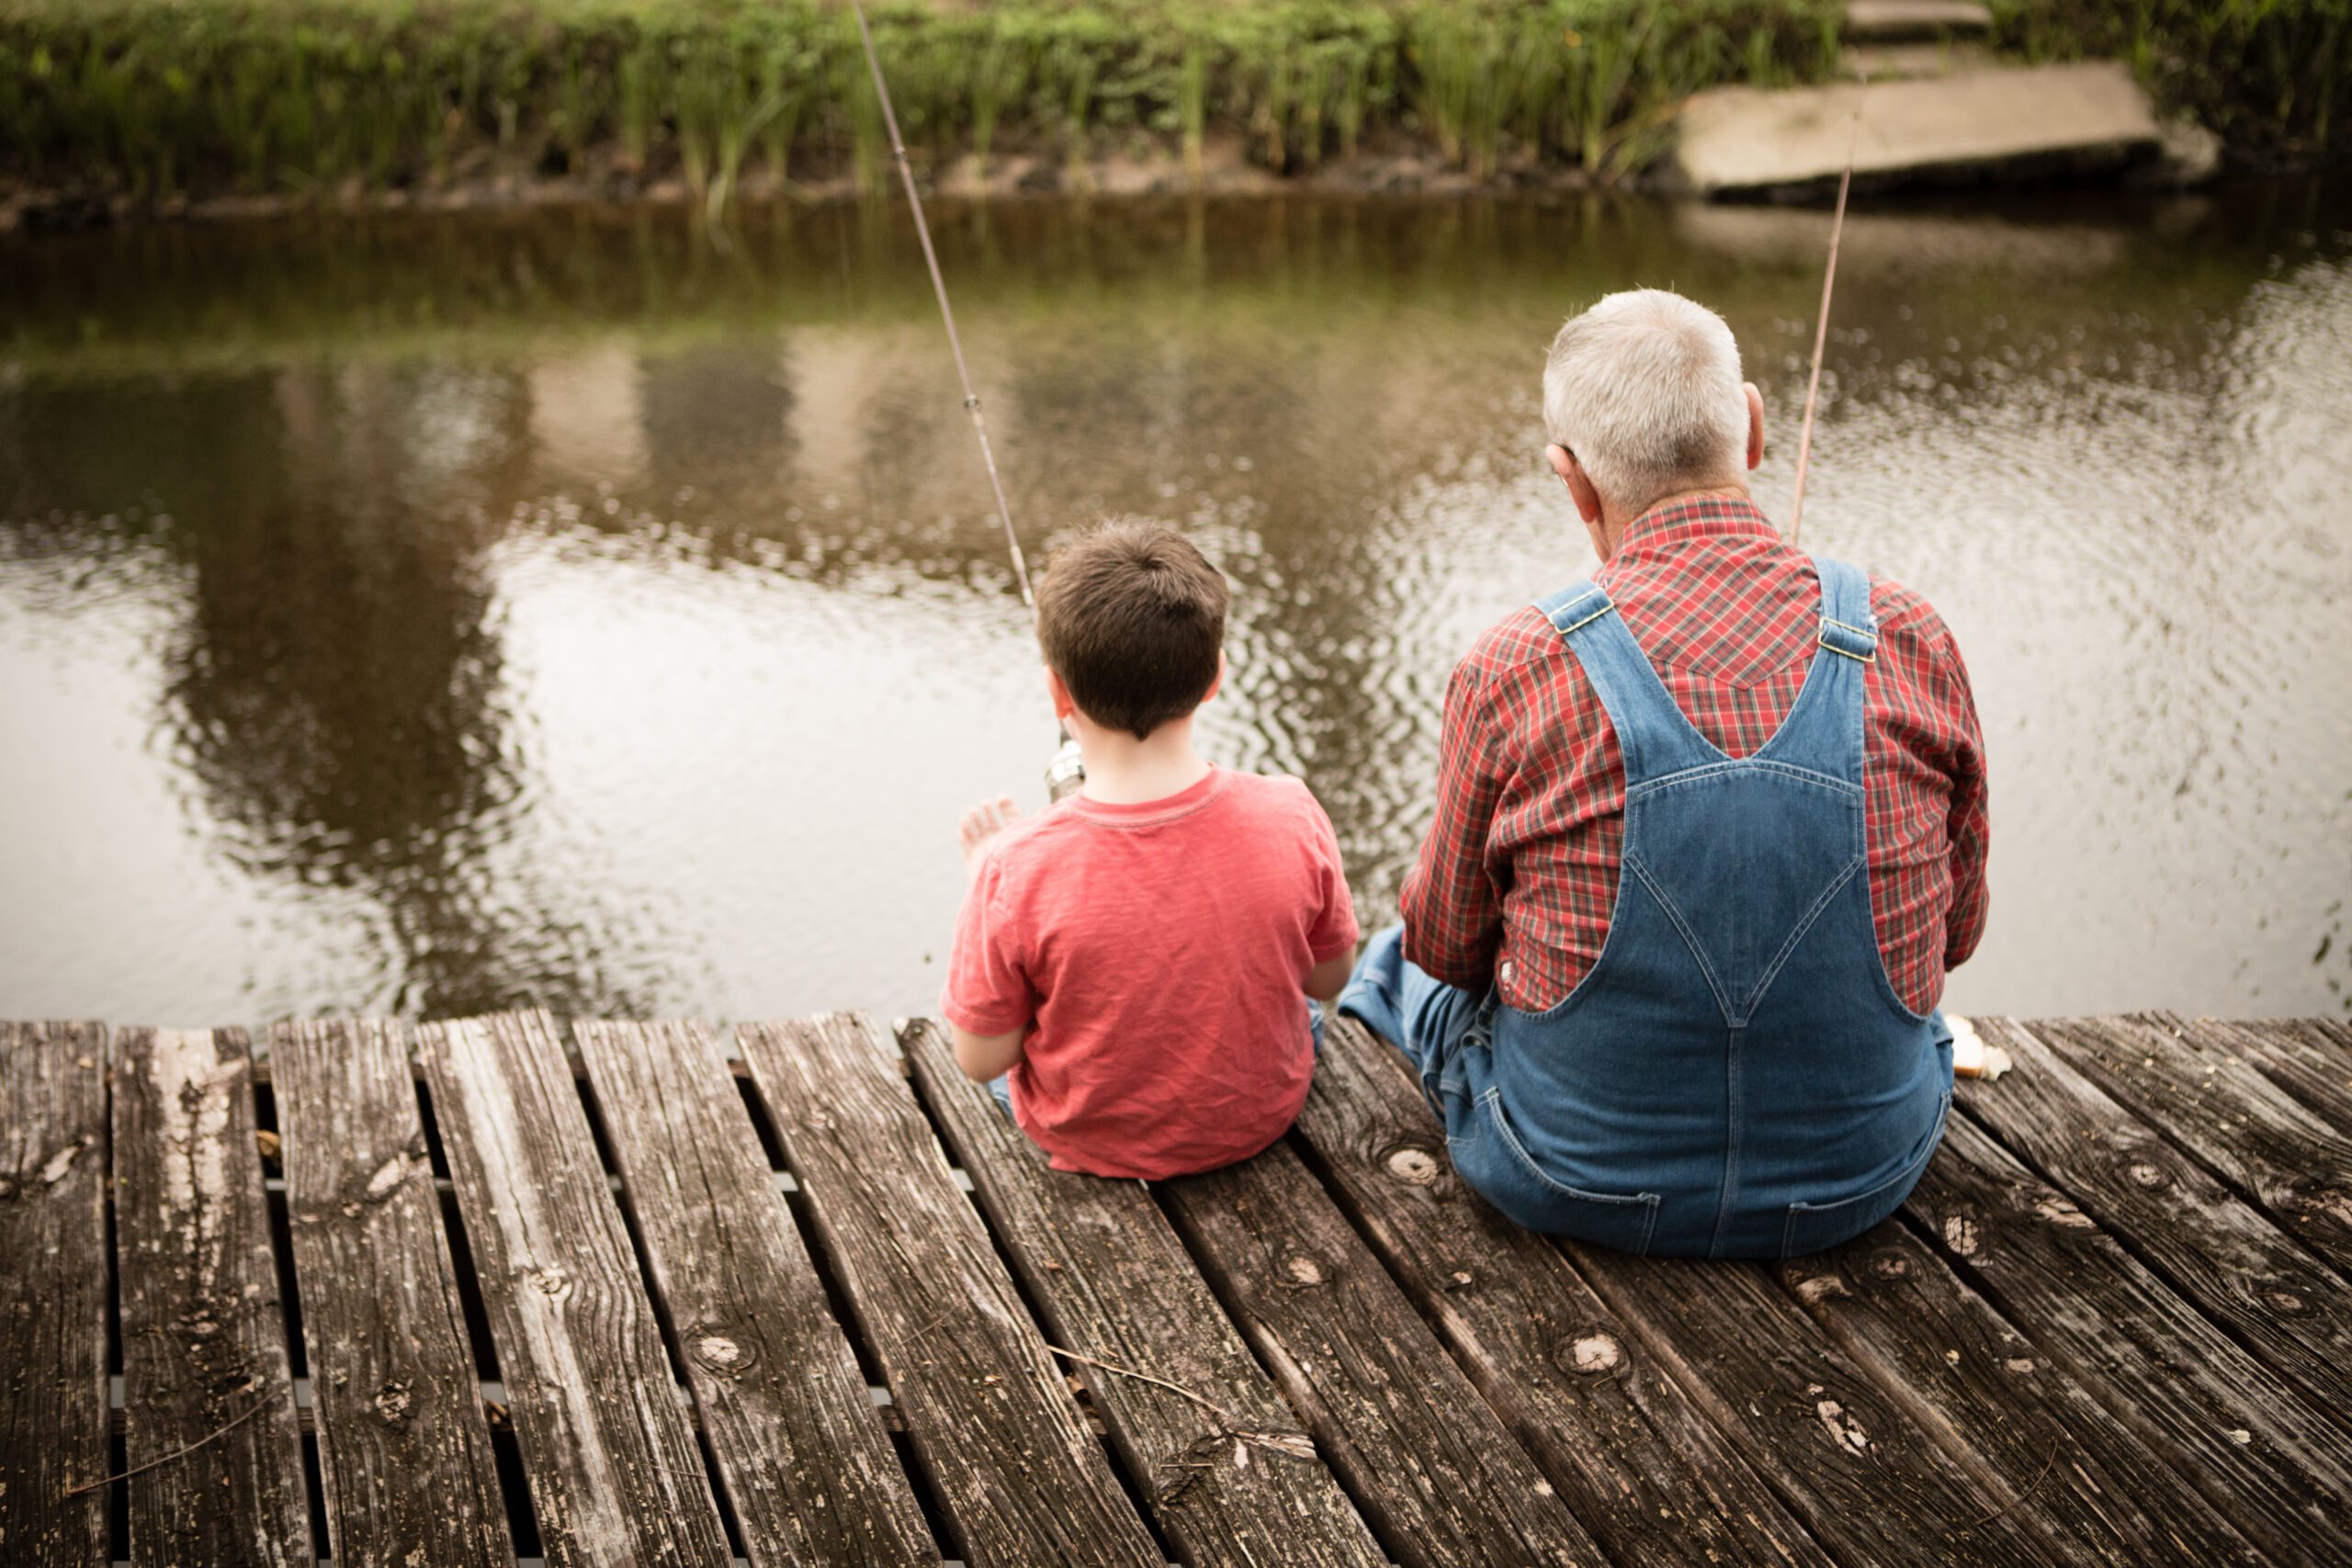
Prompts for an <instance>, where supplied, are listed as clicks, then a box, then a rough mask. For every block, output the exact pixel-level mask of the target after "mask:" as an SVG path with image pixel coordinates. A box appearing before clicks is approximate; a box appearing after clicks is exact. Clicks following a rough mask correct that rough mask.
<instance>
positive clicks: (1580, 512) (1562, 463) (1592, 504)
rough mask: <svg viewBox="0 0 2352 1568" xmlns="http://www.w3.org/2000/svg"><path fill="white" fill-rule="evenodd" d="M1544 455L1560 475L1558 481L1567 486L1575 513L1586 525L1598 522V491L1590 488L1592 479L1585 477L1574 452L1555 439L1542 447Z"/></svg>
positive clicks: (1554, 470)
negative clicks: (1575, 504)
mask: <svg viewBox="0 0 2352 1568" xmlns="http://www.w3.org/2000/svg"><path fill="white" fill-rule="evenodd" d="M1544 458H1545V460H1546V461H1548V462H1549V463H1550V464H1551V465H1552V471H1553V472H1554V473H1555V474H1557V475H1559V476H1560V482H1561V483H1563V484H1565V485H1566V486H1567V487H1568V496H1569V498H1570V499H1571V500H1573V501H1574V502H1576V503H1577V516H1579V517H1581V518H1583V519H1584V520H1585V524H1586V525H1587V526H1588V527H1589V526H1590V525H1593V524H1596V523H1598V522H1600V491H1597V490H1595V489H1593V488H1592V480H1591V479H1589V477H1587V475H1586V473H1585V471H1584V465H1583V464H1582V463H1579V462H1577V457H1576V454H1575V453H1573V452H1571V451H1569V450H1568V449H1567V448H1566V447H1565V446H1561V445H1560V444H1559V443H1558V442H1556V441H1555V442H1554V443H1552V445H1550V446H1546V447H1544Z"/></svg>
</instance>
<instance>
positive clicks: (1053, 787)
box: [850, 0, 1086, 800]
mask: <svg viewBox="0 0 2352 1568" xmlns="http://www.w3.org/2000/svg"><path fill="white" fill-rule="evenodd" d="M850 11H851V13H852V14H853V15H854V16H855V17H857V41H858V42H859V44H861V45H862V46H863V47H864V48H865V68H866V70H868V71H869V72H871V73H873V75H874V96H876V98H877V99H879V100H880V101H881V105H882V127H883V129H884V130H887V131H888V132H889V135H890V157H891V160H892V162H894V163H896V164H898V165H899V184H900V185H902V186H905V187H906V192H907V206H908V208H909V209H910V210H911V211H912V212H913V213H914V219H915V238H916V239H917V240H920V241H921V242H922V260H923V265H925V266H926V267H928V268H929V269H930V270H931V291H932V293H933V295H934V296H936V297H937V299H938V300H939V319H940V320H941V321H944V323H946V326H947V346H948V348H949V349H950V350H951V351H952V352H953V353H954V354H955V355H956V380H957V381H959V382H960V383H962V385H963V388H964V409H965V412H967V413H969V414H970V415H971V416H972V434H974V435H975V436H977V437H978V439H979V443H980V461H981V462H982V463H983V464H985V465H986V466H987V468H988V471H989V490H991V491H994V492H995V495H996V515H997V521H998V522H1000V523H1001V524H1002V525H1004V547H1005V549H1006V550H1007V551H1008V552H1010V553H1011V555H1012V580H1013V581H1015V582H1016V583H1018V584H1020V587H1021V603H1022V604H1025V605H1027V606H1028V609H1029V613H1030V615H1033V616H1034V615H1036V613H1037V595H1036V593H1035V591H1033V590H1032V589H1031V587H1030V585H1029V562H1028V559H1027V558H1026V557H1024V556H1023V554H1022V553H1021V536H1020V535H1019V534H1018V533H1016V532H1014V530H1013V526H1012V505H1011V503H1010V502H1007V501H1006V500H1005V499H1004V480H1003V479H1001V478H999V477H998V475H997V471H996V449H995V448H994V447H992V446H989V423H988V421H987V420H986V419H985V418H983V417H981V414H980V395H979V393H978V392H976V391H974V390H973V389H972V372H971V369H970V367H967V365H966V364H965V363H964V340H963V338H962V336H961V335H959V334H958V333H956V310H955V307H953V306H951V305H950V304H948V302H947V280H946V278H945V277H944V276H941V274H940V271H939V252H938V251H937V250H936V249H934V248H933V245H932V243H931V224H930V223H929V222H928V221H926V220H925V219H924V217H923V210H922V192H921V191H919V190H917V189H916V188H915V172H914V168H913V165H911V164H909V163H908V162H907V143H906V140H905V139H904V138H903V137H901V136H900V135H899V111H898V109H897V108H896V107H894V106H893V105H892V104H891V102H890V84H889V82H888V80H887V79H886V78H885V77H884V76H883V74H882V57H881V56H880V55H878V54H876V52H875V51H874V32H873V29H872V28H868V27H867V26H866V25H865V5H864V4H863V0H850ZM1085 780H1086V769H1085V766H1084V764H1082V763H1081V762H1080V760H1079V755H1078V742H1077V741H1075V740H1073V739H1070V735H1069V729H1067V728H1063V729H1062V730H1061V745H1060V747H1059V748H1058V749H1057V750H1056V751H1055V752H1054V760H1053V761H1051V762H1050V763H1048V764H1046V795H1048V796H1050V797H1051V798H1052V799H1055V800H1059V799H1061V798H1062V796H1064V795H1069V793H1071V792H1072V791H1073V790H1075V789H1077V788H1078V786H1079V785H1080V784H1082V783H1084V782H1085Z"/></svg>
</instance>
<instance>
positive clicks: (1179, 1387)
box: [1046, 1345, 1233, 1429]
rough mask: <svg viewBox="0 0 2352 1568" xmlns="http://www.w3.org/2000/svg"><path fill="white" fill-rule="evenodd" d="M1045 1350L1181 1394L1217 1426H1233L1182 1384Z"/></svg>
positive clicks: (1060, 1350)
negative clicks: (1202, 1410) (1211, 1417)
mask: <svg viewBox="0 0 2352 1568" xmlns="http://www.w3.org/2000/svg"><path fill="white" fill-rule="evenodd" d="M1046 1349H1048V1350H1051V1351H1052V1352H1053V1353H1054V1354H1055V1355H1057V1356H1059V1357H1061V1358H1062V1359H1064V1360H1069V1361H1076V1362H1077V1363H1078V1364H1079V1365H1080V1366H1082V1367H1100V1368H1101V1369H1102V1370H1103V1371H1106V1372H1116V1373H1118V1375H1119V1376H1121V1377H1123V1378H1133V1379H1135V1380H1136V1382H1148V1383H1150V1384H1151V1385H1152V1386H1154V1387H1155V1388H1164V1389H1166V1390H1167V1391H1168V1392H1169V1393H1180V1394H1182V1395H1183V1396H1184V1397H1185V1398H1186V1399H1189V1400H1191V1401H1192V1402H1193V1404H1197V1405H1199V1406H1200V1407H1201V1408H1202V1409H1204V1410H1205V1411H1207V1412H1208V1413H1209V1414H1210V1415H1212V1416H1216V1418H1217V1423H1218V1425H1219V1426H1221V1427H1227V1428H1228V1429H1230V1428H1231V1427H1232V1425H1233V1420H1232V1417H1231V1416H1227V1414H1226V1413H1225V1410H1224V1408H1223V1407H1222V1406H1220V1405H1217V1404H1212V1403H1210V1401H1208V1400H1207V1399H1205V1398H1204V1397H1203V1396H1201V1395H1200V1394H1197V1393H1193V1391H1192V1390H1191V1389H1189V1388H1186V1387H1185V1386H1183V1384H1182V1383H1172V1382H1169V1381H1168V1380H1167V1379H1166V1378H1156V1377H1153V1376H1152V1375H1151V1374H1150V1373H1149V1372H1139V1371H1136V1370H1135V1369H1134V1368H1133V1367H1122V1366H1118V1365H1115V1364H1114V1363H1113V1362H1110V1361H1098V1360H1096V1359H1094V1358H1093V1357H1091V1356H1081V1355H1080V1354H1079V1353H1078V1352H1077V1351H1075V1350H1065V1349H1063V1348H1061V1347H1060V1346H1058V1345H1048V1346H1046Z"/></svg>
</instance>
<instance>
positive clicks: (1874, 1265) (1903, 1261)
mask: <svg viewBox="0 0 2352 1568" xmlns="http://www.w3.org/2000/svg"><path fill="white" fill-rule="evenodd" d="M1909 1272H1911V1260H1910V1259H1909V1258H1905V1257H1904V1256H1903V1254H1901V1253H1899V1252H1894V1251H1887V1252H1882V1253H1880V1254H1879V1255H1878V1256H1877V1257H1875V1258H1871V1273H1873V1274H1875V1275H1877V1276H1878V1277H1879V1278H1880V1279H1882V1280H1900V1279H1902V1278H1903V1277H1904V1276H1905V1274H1908V1273H1909Z"/></svg>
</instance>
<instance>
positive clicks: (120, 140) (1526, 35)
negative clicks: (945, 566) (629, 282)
mask: <svg viewBox="0 0 2352 1568" xmlns="http://www.w3.org/2000/svg"><path fill="white" fill-rule="evenodd" d="M1834 13H1835V5H1834V0H1668V3H1667V4H1665V5H1662V6H1660V5H1653V4H1650V3H1648V0H1536V3H1532V4H1527V3H1513V0H1469V3H1449V0H993V3H991V4H989V5H987V6H976V5H967V4H942V5H940V6H938V7H937V8H933V7H932V6H925V5H918V4H911V3H909V0H876V5H875V6H873V7H872V14H873V17H874V22H875V31H876V41H877V44H878V47H879V48H880V50H881V51H882V54H883V57H884V62H885V66H886V68H887V69H888V73H889V76H890V82H891V90H892V93H893V96H894V97H895V98H896V100H897V103H898V107H899V119H900V124H901V126H902V128H903V130H904V131H905V134H906V136H907V139H908V142H909V145H910V150H911V151H913V152H914V153H915V155H916V156H917V158H918V159H919V160H922V161H928V162H930V163H932V164H934V165H937V164H943V163H944V161H946V160H949V159H952V158H955V157H956V156H959V155H962V154H964V153H967V152H969V153H977V154H978V156H979V157H980V158H981V159H982V160H983V162H984V163H985V161H986V160H988V159H989V158H990V157H992V156H995V155H998V154H1001V153H1002V152H1005V151H1008V150H1011V149H1015V148H1017V149H1019V150H1022V151H1025V152H1033V153H1038V154H1042V155H1046V156H1048V157H1059V158H1063V159H1067V160H1069V161H1070V162H1071V163H1073V164H1080V163H1082V162H1083V160H1085V159H1087V158H1088V157H1090V156H1091V155H1095V154H1099V153H1103V152H1114V151H1129V150H1144V149H1148V148H1158V149H1160V150H1163V151H1166V152H1170V153H1171V154H1173V155H1176V156H1180V157H1182V158H1183V159H1184V160H1185V161H1186V162H1187V163H1188V164H1189V165H1190V166H1191V167H1192V169H1193V171H1194V172H1195V174H1196V175H1197V174H1198V172H1199V171H1200V169H1201V166H1202V160H1203V152H1204V147H1205V146H1206V144H1207V142H1208V141H1209V139H1210V138H1212V137H1214V136H1218V135H1224V134H1231V135H1234V136H1238V137H1239V138H1241V139H1242V141H1243V142H1244V144H1245V145H1246V146H1247V148H1248V150H1249V155H1250V158H1251V159H1252V160H1253V161H1255V162H1258V163H1260V164H1264V165H1265V166H1267V167H1270V168H1273V169H1277V170H1299V169H1306V168H1312V167H1314V166H1316V165H1317V164H1321V163H1323V162H1324V161H1326V160H1327V159H1329V158H1331V157H1333V156H1343V157H1344V156H1353V155H1354V154H1355V153H1356V152H1358V151H1359V150H1360V149H1361V148H1362V147H1363V145H1364V144H1365V143H1366V142H1367V141H1372V140H1374V139H1377V138H1382V137H1392V138H1398V139H1410V140H1412V141H1417V142H1418V141H1434V142H1435V143H1436V144H1437V145H1438V146H1440V147H1442V149H1444V151H1445V155H1446V156H1447V157H1448V158H1449V159H1452V160H1453V161H1455V162H1457V163H1459V164H1461V165H1462V166H1463V167H1464V168H1466V169H1468V170H1470V171H1471V172H1473V173H1474V174H1478V175H1489V174H1492V173H1493V172H1495V170H1496V169H1497V168H1498V167H1499V166H1500V165H1502V164H1506V163H1510V162H1513V161H1517V162H1521V163H1550V164H1573V163H1583V164H1588V165H1589V166H1592V167H1593V168H1595V170H1596V171H1597V172H1603V173H1605V172H1609V171H1610V170H1611V169H1613V168H1615V167H1617V166H1619V165H1620V164H1623V163H1624V162H1625V161H1626V160H1625V159H1624V158H1623V156H1622V154H1623V152H1625V150H1626V149H1627V148H1628V147H1630V146H1633V145H1634V144H1635V143H1634V142H1633V141H1632V140H1631V137H1632V133H1633V132H1634V131H1635V130H1637V129H1638V128H1639V127H1641V126H1642V125H1643V124H1645V122H1647V121H1649V120H1650V119H1652V118H1655V117H1656V115H1657V111H1658V110H1659V109H1660V108H1661V107H1664V106H1665V105H1667V104H1668V103H1670V102H1671V101H1672V100H1674V99H1675V98H1677V97H1679V96H1682V95H1684V94H1686V93H1689V92H1691V91H1692V90H1694V89H1696V88H1698V87H1701V86H1703V85H1709V84H1710V83H1713V82H1718V81H1727V80H1747V79H1751V78H1755V77H1758V76H1759V75H1762V76H1764V77H1768V78H1769V79H1771V80H1776V81H1778V80H1796V79H1807V78H1814V77H1818V76H1820V75H1823V74H1825V73H1826V72H1827V71H1828V70H1829V69H1830V68H1831V66H1832V64H1833V63H1834V61H1835V41H1834V28H1828V27H1825V25H1824V18H1825V17H1832V16H1834ZM599 169H609V170H614V171H617V172H619V173H621V174H623V175H632V176H645V177H659V176H662V175H672V174H675V175H682V176H683V177H684V179H685V181H686V182H687V183H688V184H689V185H690V186H692V187H693V189H694V190H695V193H696V194H697V195H698V196H699V197H701V198H702V199H703V200H704V201H705V202H706V203H707V204H708V205H709V206H710V208H711V209H712V210H714V211H716V210H718V209H720V208H723V207H724V206H725V205H726V204H727V202H728V201H729V197H730V196H731V193H732V192H733V191H734V190H735V189H736V188H737V187H738V186H740V184H741V180H742V178H743V177H744V176H745V175H746V174H747V173H748V172H750V171H752V170H758V171H761V172H763V173H764V174H766V175H772V176H775V177H778V178H784V179H816V178H823V177H828V176H832V175H842V174H847V175H851V176H853V177H854V179H855V181H856V182H857V183H858V184H859V185H860V186H865V187H867V188H873V187H876V186H878V185H879V183H880V182H881V181H882V180H883V179H884V178H885V177H886V176H887V175H888V147H887V145H886V144H885V139H884V136H883V133H882V128H881V121H880V116H879V114H878V112H877V110H876V106H875V103H874V99H873V91H872V87H871V85H870V84H868V83H867V81H866V79H865V71H864V68H863V66H862V64H861V63H860V61H859V58H858V55H857V48H856V34H855V31H854V26H853V24H852V22H851V19H850V17H849V14H848V12H847V10H846V9H845V8H844V7H842V6H838V5H835V4H831V3H830V0H827V3H819V0H0V179H7V180H14V181H16V182H18V183H20V184H26V185H33V186H43V187H47V188H51V189H66V190H82V191H91V192H99V193H105V194H110V195H111V194H122V193H128V194H131V195H134V196H144V197H168V196H172V195H175V194H183V193H200V194H210V193H216V192H229V191H240V192H255V193H266V192H280V191H289V190H290V191H296V192H311V191H320V192H331V191H333V190H335V189H337V188H342V187H346V186H358V187H361V188H381V187H388V186H430V185H434V184H437V183H441V182H445V181H448V180H452V179H458V178H465V177H469V176H479V175H513V176H516V177H527V176H530V175H541V174H564V173H574V174H577V173H583V172H594V171H596V170H599Z"/></svg>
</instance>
